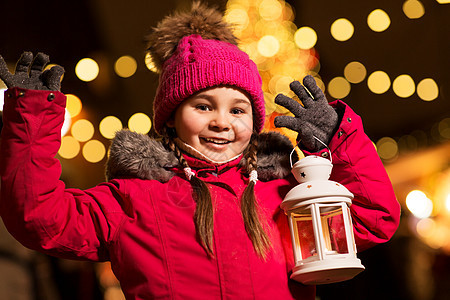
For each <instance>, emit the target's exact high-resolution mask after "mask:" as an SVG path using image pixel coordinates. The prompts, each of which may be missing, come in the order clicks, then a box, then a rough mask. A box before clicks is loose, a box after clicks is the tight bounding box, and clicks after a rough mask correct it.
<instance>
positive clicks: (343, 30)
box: [330, 18, 355, 42]
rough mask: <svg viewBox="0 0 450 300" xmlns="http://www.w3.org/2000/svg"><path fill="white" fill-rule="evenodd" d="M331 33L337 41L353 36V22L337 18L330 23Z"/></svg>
mask: <svg viewBox="0 0 450 300" xmlns="http://www.w3.org/2000/svg"><path fill="white" fill-rule="evenodd" d="M330 31H331V35H332V36H333V37H334V38H335V39H336V40H338V41H341V42H343V41H347V40H349V39H350V38H351V37H352V36H353V32H354V31H355V29H354V27H353V24H352V23H351V22H350V21H349V20H347V19H345V18H341V19H337V20H336V21H334V22H333V24H331V29H330Z"/></svg>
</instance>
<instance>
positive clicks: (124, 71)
mask: <svg viewBox="0 0 450 300" xmlns="http://www.w3.org/2000/svg"><path fill="white" fill-rule="evenodd" d="M136 70H137V62H136V60H135V59H134V58H133V57H131V56H129V55H124V56H122V57H120V58H119V59H117V60H116V62H115V64H114V71H115V72H116V74H117V75H119V76H120V77H122V78H128V77H131V76H133V75H134V73H136Z"/></svg>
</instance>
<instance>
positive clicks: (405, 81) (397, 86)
mask: <svg viewBox="0 0 450 300" xmlns="http://www.w3.org/2000/svg"><path fill="white" fill-rule="evenodd" d="M392 89H393V90H394V93H395V94H396V95H397V96H399V97H401V98H408V97H410V96H412V94H414V92H415V91H416V86H415V84H414V80H413V79H412V78H411V76H409V75H407V74H403V75H400V76H398V77H397V78H395V79H394V82H393V83H392Z"/></svg>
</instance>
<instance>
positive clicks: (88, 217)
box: [0, 88, 121, 261]
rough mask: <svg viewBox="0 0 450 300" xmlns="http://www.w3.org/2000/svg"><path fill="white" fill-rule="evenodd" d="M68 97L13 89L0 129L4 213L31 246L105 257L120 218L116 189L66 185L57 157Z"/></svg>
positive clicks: (64, 253)
mask: <svg viewBox="0 0 450 300" xmlns="http://www.w3.org/2000/svg"><path fill="white" fill-rule="evenodd" d="M65 102H66V97H65V96H64V94H62V93H60V92H51V91H37V90H25V89H20V88H13V89H9V90H7V91H6V92H5V105H4V110H3V120H4V126H3V129H2V133H1V148H0V149H1V150H0V151H1V152H0V175H1V198H0V214H1V216H2V219H3V221H4V223H5V225H6V227H7V228H8V230H9V231H10V232H11V234H12V235H13V236H14V237H15V238H16V239H17V240H19V241H20V242H21V243H22V244H24V245H25V246H27V247H28V248H31V249H35V250H38V251H41V252H44V253H47V254H50V255H55V256H59V257H64V258H72V259H89V260H95V261H98V260H106V259H108V255H107V251H106V247H105V245H106V244H107V243H108V242H109V241H110V240H111V237H112V235H113V234H114V230H115V228H116V227H117V225H118V223H119V222H120V217H119V216H120V215H121V214H120V213H119V214H117V213H118V212H121V210H120V205H119V204H118V203H119V201H118V200H119V198H120V196H119V195H118V192H117V190H116V187H115V186H114V185H113V184H110V183H105V184H101V185H99V186H97V187H94V188H92V189H89V190H86V191H81V190H76V189H66V188H65V185H64V183H63V182H62V181H60V180H59V178H60V175H61V165H60V162H59V160H58V159H56V157H55V156H56V154H57V151H58V149H59V147H60V143H61V127H62V124H63V121H64V108H65Z"/></svg>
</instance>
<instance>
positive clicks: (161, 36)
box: [145, 1, 238, 72]
mask: <svg viewBox="0 0 450 300" xmlns="http://www.w3.org/2000/svg"><path fill="white" fill-rule="evenodd" d="M193 34H198V35H200V36H201V37H202V38H203V39H207V40H219V41H223V42H227V43H230V44H233V45H237V42H238V39H237V38H236V37H235V36H234V34H233V31H232V28H231V25H230V24H228V23H226V22H225V21H224V20H223V14H222V13H221V12H220V11H218V10H217V9H215V8H212V7H208V6H206V5H205V4H203V3H201V2H200V1H195V2H194V3H193V4H192V8H191V10H190V11H189V12H175V13H173V14H172V15H168V16H166V17H165V18H164V19H163V20H162V21H160V22H159V23H158V25H157V26H156V27H155V28H153V29H152V32H151V33H150V34H148V35H147V36H146V37H145V41H146V43H147V51H148V52H149V53H150V55H151V57H152V61H153V63H154V65H155V67H156V69H157V70H158V72H161V68H162V65H163V64H164V62H165V61H166V60H167V59H168V58H169V57H170V56H172V54H173V53H174V52H175V49H176V48H177V45H178V43H179V41H180V40H181V39H182V38H183V37H185V36H189V35H193Z"/></svg>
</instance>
